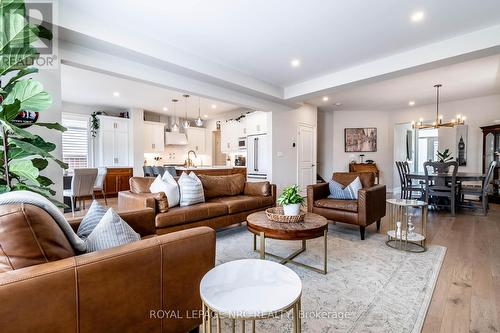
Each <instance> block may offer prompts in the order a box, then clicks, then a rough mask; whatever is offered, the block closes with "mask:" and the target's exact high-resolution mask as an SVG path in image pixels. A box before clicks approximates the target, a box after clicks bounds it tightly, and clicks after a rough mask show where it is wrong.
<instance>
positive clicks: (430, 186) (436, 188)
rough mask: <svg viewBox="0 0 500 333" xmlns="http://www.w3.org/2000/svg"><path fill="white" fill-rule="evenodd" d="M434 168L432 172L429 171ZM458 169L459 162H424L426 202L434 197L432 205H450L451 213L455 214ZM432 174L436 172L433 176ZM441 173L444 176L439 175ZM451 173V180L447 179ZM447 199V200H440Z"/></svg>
mask: <svg viewBox="0 0 500 333" xmlns="http://www.w3.org/2000/svg"><path fill="white" fill-rule="evenodd" d="M429 169H432V170H431V171H432V173H429ZM457 171H458V162H457V161H452V162H445V163H442V162H424V172H425V184H424V186H425V190H424V191H425V196H424V197H425V202H427V203H429V199H430V198H432V199H433V202H432V205H433V206H435V207H450V211H451V215H452V216H455V209H456V199H457V190H458V186H457V181H456V180H457ZM432 174H436V175H435V176H433V177H431V176H432ZM439 174H441V175H442V176H441V177H440V176H438V175H439ZM449 175H451V181H447V178H449ZM441 198H444V199H447V201H446V202H443V201H442V200H440V199H441Z"/></svg>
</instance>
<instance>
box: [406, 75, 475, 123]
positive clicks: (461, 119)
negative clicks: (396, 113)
mask: <svg viewBox="0 0 500 333" xmlns="http://www.w3.org/2000/svg"><path fill="white" fill-rule="evenodd" d="M442 86H443V85H442V84H436V85H434V88H436V119H435V120H434V121H433V122H432V123H431V124H426V123H424V120H423V118H420V120H419V121H418V122H415V121H412V123H411V126H412V127H413V128H414V129H426V128H441V127H455V126H458V125H464V124H465V117H464V116H462V115H457V117H456V118H454V119H452V120H451V121H449V122H443V116H442V115H440V114H439V102H440V100H439V98H440V95H439V89H440V88H441V87H442Z"/></svg>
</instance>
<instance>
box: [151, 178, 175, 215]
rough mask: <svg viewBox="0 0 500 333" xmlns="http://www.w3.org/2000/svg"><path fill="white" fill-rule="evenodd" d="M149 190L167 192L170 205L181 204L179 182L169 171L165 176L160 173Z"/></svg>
mask: <svg viewBox="0 0 500 333" xmlns="http://www.w3.org/2000/svg"><path fill="white" fill-rule="evenodd" d="M149 190H150V191H151V193H161V192H163V193H165V195H166V198H167V201H168V202H167V204H168V207H175V206H177V205H178V204H179V184H177V182H176V181H175V179H174V177H172V175H171V174H169V173H168V172H165V174H164V175H163V177H162V176H160V175H158V176H157V177H156V178H155V180H154V181H153V182H152V183H151V186H149ZM161 199H162V198H160V200H161Z"/></svg>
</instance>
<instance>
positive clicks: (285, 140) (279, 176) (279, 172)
mask: <svg viewBox="0 0 500 333" xmlns="http://www.w3.org/2000/svg"><path fill="white" fill-rule="evenodd" d="M317 121H318V108H317V107H315V106H312V105H309V104H304V105H303V106H301V107H300V108H298V109H295V110H292V111H273V112H272V124H273V126H272V133H271V134H272V135H271V139H272V144H271V147H272V174H271V181H272V183H274V184H276V185H277V186H278V191H281V189H282V188H283V187H285V186H287V185H291V184H297V169H298V168H297V147H293V144H294V143H296V140H297V126H298V125H299V123H302V124H307V125H311V126H313V127H316V126H317Z"/></svg>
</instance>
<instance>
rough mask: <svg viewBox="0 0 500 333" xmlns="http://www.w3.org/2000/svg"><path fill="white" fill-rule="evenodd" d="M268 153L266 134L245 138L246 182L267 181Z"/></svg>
mask: <svg viewBox="0 0 500 333" xmlns="http://www.w3.org/2000/svg"><path fill="white" fill-rule="evenodd" d="M269 151H270V150H269V147H268V141H267V134H259V135H249V136H248V137H247V179H248V181H262V180H266V179H267V172H268V170H269V169H268V168H269V155H268V154H269Z"/></svg>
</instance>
